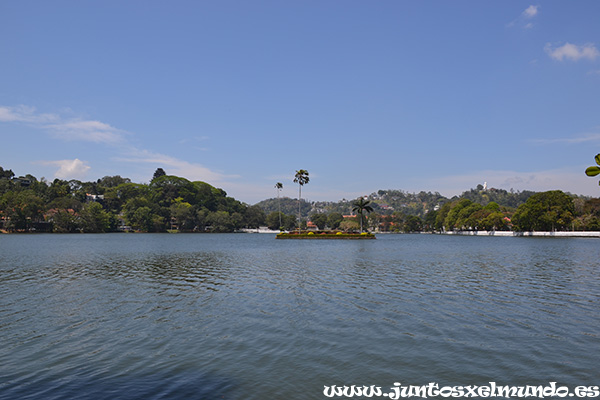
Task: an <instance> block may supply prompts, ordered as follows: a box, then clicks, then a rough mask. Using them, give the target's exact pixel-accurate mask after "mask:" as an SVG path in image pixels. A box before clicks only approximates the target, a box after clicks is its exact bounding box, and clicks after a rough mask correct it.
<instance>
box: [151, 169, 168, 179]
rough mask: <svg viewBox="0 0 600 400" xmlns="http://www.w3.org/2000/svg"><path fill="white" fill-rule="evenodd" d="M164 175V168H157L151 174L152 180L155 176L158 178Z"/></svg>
mask: <svg viewBox="0 0 600 400" xmlns="http://www.w3.org/2000/svg"><path fill="white" fill-rule="evenodd" d="M165 175H167V173H166V172H165V170H164V169H162V168H157V169H156V171H154V175H152V180H154V179H156V178H160V177H161V176H165Z"/></svg>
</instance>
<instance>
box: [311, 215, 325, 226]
mask: <svg viewBox="0 0 600 400" xmlns="http://www.w3.org/2000/svg"><path fill="white" fill-rule="evenodd" d="M310 220H311V221H312V222H313V224H315V225H316V226H317V228H319V229H320V230H323V229H325V226H327V214H324V213H315V214H312V215H311V216H310Z"/></svg>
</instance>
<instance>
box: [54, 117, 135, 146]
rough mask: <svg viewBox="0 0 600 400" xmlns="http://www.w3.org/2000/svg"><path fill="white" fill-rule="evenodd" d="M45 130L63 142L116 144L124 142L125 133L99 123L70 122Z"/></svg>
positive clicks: (61, 122) (62, 122)
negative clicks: (79, 141) (78, 141)
mask: <svg viewBox="0 0 600 400" xmlns="http://www.w3.org/2000/svg"><path fill="white" fill-rule="evenodd" d="M45 128H47V129H49V130H51V131H52V132H53V134H54V135H55V136H56V137H58V138H60V139H63V140H81V141H86V142H93V143H105V144H116V143H119V142H122V141H123V133H124V132H123V131H120V130H119V129H116V128H114V127H112V126H110V125H108V124H105V123H103V122H99V121H86V120H70V121H60V122H59V123H56V124H50V125H47V126H45Z"/></svg>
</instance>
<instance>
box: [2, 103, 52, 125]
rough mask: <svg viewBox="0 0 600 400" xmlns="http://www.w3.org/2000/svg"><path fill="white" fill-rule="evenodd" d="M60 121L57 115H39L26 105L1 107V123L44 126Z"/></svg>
mask: <svg viewBox="0 0 600 400" xmlns="http://www.w3.org/2000/svg"><path fill="white" fill-rule="evenodd" d="M59 119H60V118H59V117H58V115H56V114H38V113H36V110H35V108H34V107H28V106H24V105H20V106H16V107H6V106H0V122H25V123H29V124H40V125H43V124H46V123H51V122H55V121H57V120H59Z"/></svg>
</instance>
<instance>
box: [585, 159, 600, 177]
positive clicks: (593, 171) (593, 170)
mask: <svg viewBox="0 0 600 400" xmlns="http://www.w3.org/2000/svg"><path fill="white" fill-rule="evenodd" d="M594 160H596V164H598V165H600V154H596V157H594ZM585 174H586V175H587V176H596V175H598V174H600V167H597V166H595V165H594V166H592V167H588V168H587V169H586V170H585ZM599 184H600V183H599Z"/></svg>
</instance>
